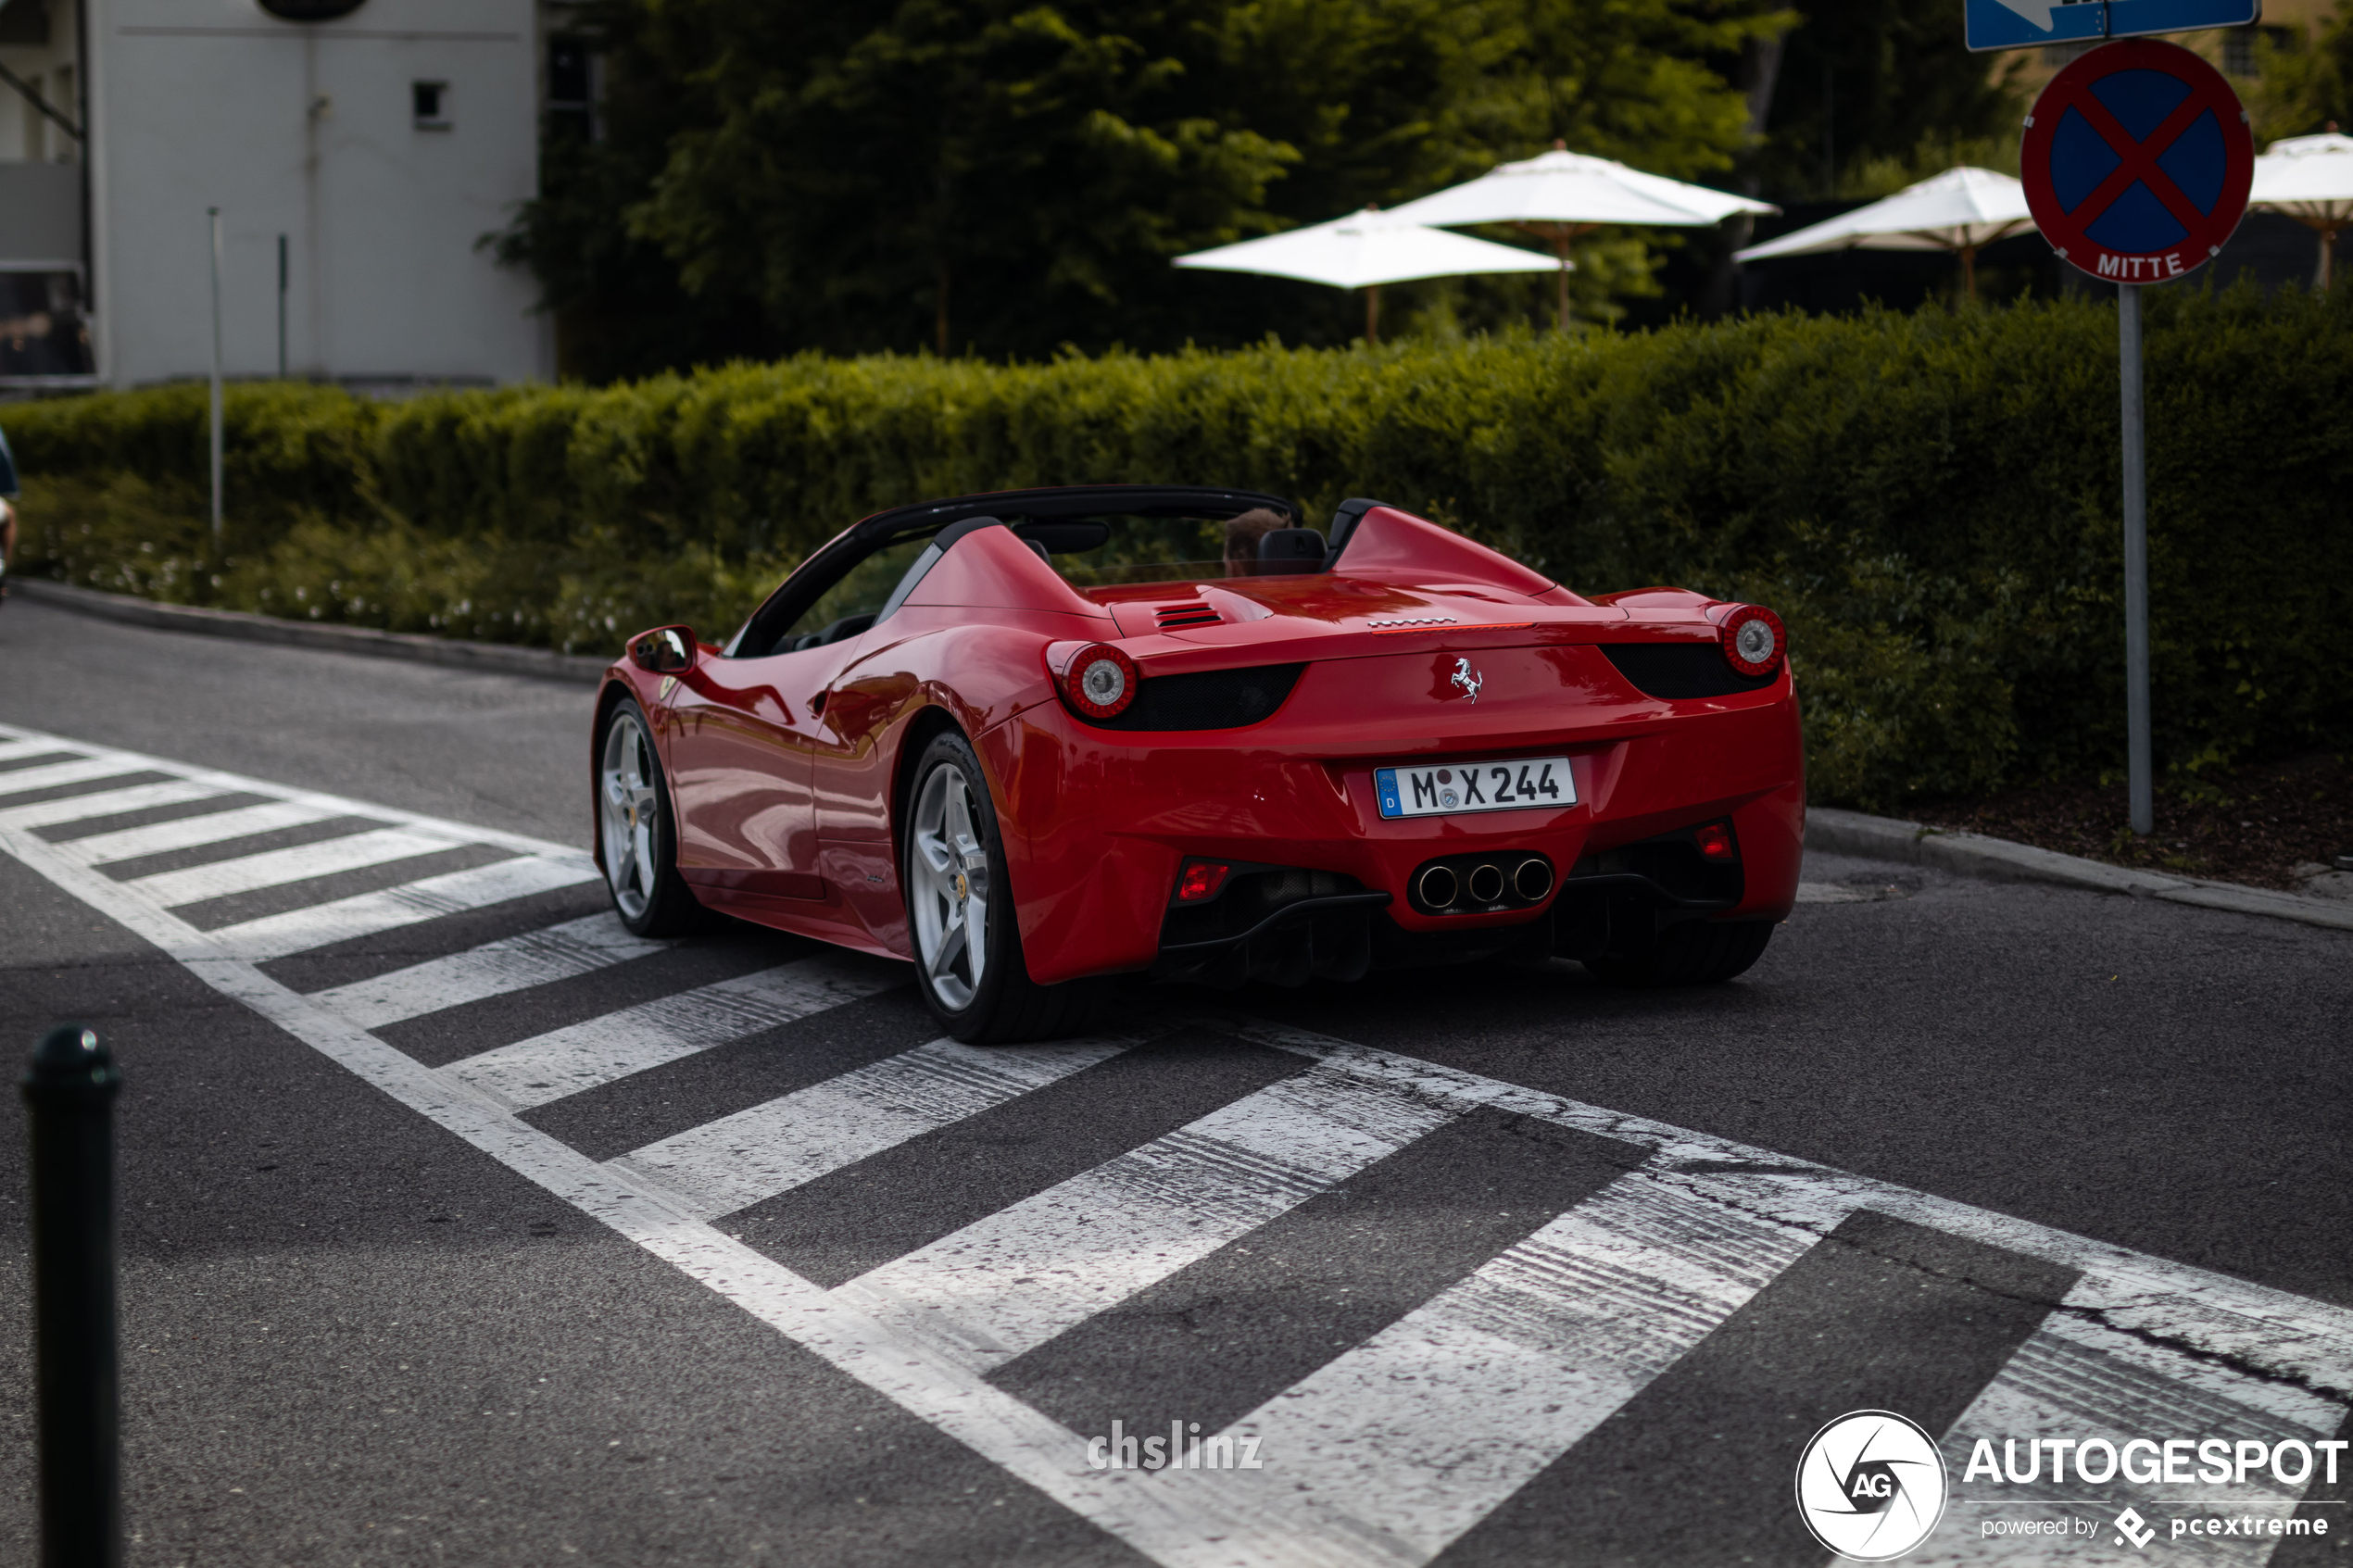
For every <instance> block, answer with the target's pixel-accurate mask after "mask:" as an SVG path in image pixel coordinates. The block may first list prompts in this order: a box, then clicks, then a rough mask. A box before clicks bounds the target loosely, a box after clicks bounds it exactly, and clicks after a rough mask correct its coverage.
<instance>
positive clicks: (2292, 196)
mask: <svg viewBox="0 0 2353 1568" xmlns="http://www.w3.org/2000/svg"><path fill="white" fill-rule="evenodd" d="M2246 201H2247V205H2248V206H2249V207H2269V208H2270V209H2271V211H2273V212H2284V213H2285V214H2286V215H2287V216H2288V217H2290V218H2293V219H2295V220H2296V221H2297V222H2298V223H2301V224H2303V225H2304V226H2305V227H2307V228H2309V229H2315V230H2318V231H2319V232H2320V236H2321V284H2320V286H2321V287H2322V288H2327V287H2328V286H2329V284H2330V282H2332V278H2331V273H2332V271H2333V270H2334V269H2333V266H2332V262H2333V260H2334V251H2335V249H2336V235H2337V231H2339V230H2340V229H2353V136H2340V135H2338V134H2337V133H2336V127H2335V125H2334V123H2333V122H2332V123H2331V125H2330V126H2329V128H2328V130H2327V131H2325V132H2322V133H2321V134H2320V135H2318V136H2289V137H2285V138H2284V139H2282V140H2280V141H2277V142H2274V143H2272V144H2271V150H2270V151H2268V152H2266V153H2265V154H2264V155H2263V156H2262V157H2259V158H2257V159H2256V160H2255V188H2254V189H2253V190H2252V191H2250V192H2248V193H2247V197H2246Z"/></svg>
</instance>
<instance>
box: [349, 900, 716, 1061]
mask: <svg viewBox="0 0 2353 1568" xmlns="http://www.w3.org/2000/svg"><path fill="white" fill-rule="evenodd" d="M499 863H500V865H502V866H510V865H513V864H515V862H514V861H511V860H505V861H501V862H499ZM459 874H460V875H463V874H465V873H463V872H460V873H459ZM589 874H590V875H592V876H593V875H594V874H595V869H594V868H593V867H591V868H589ZM401 891H403V892H406V891H408V889H405V888H404V889H402V890H401ZM304 912H305V913H308V912H309V911H308V910H306V911H304ZM671 947H673V944H672V943H669V942H658V941H654V940H652V939H650V938H648V937H644V936H632V935H630V934H629V928H628V927H627V926H625V925H623V924H622V923H621V922H620V920H619V919H618V918H617V917H616V916H614V915H613V914H612V913H611V912H610V910H608V911H605V912H603V913H599V914H593V915H585V916H583V917H582V918H581V919H579V920H568V921H565V922H563V923H562V924H560V925H549V926H542V927H541V928H539V929H538V930H536V931H526V932H524V933H522V935H518V936H502V937H500V938H499V939H498V940H497V941H496V942H485V943H484V944H483V945H482V946H481V947H469V948H468V949H467V950H466V951H464V952H462V953H452V954H450V955H449V956H448V957H447V958H442V959H432V960H427V961H426V962H424V963H420V964H411V965H409V967H408V968H407V969H396V970H394V971H393V972H391V973H390V974H379V975H377V976H376V977H375V978H373V979H372V980H355V981H353V982H352V983H351V984H350V985H338V986H336V987H335V988H334V989H333V990H332V991H316V992H313V993H312V994H311V998H310V999H311V1000H312V1001H315V1002H317V1003H318V1004H319V1005H320V1006H321V1007H323V1008H326V1009H328V1010H331V1011H333V1012H334V1013H336V1014H338V1015H339V1016H341V1017H342V1018H344V1019H346V1021H348V1022H352V1023H356V1024H358V1025H359V1027H360V1028H362V1029H376V1028H381V1027H382V1026H384V1024H387V1023H397V1022H400V1021H401V1020H403V1019H407V1018H422V1016H424V1015H425V1014H426V1013H429V1012H439V1011H441V1010H443V1009H444V1008H454V1007H459V1006H462V1005H463V1004H465V1003H467V1002H479V1001H482V1000H484V999H485V998H487V997H503V996H506V995H507V994H509V993H510V992H513V991H525V990H529V989H530V988H531V987H532V986H535V985H548V984H550V983H552V982H554V981H558V980H569V979H571V978H572V977H573V975H576V974H587V973H591V972H594V971H597V970H599V969H603V968H605V967H606V966H607V965H610V964H617V963H625V962H627V961H628V960H631V959H642V958H646V957H648V956H650V955H651V954H654V953H661V952H667V951H668V950H669V949H670V948H671Z"/></svg>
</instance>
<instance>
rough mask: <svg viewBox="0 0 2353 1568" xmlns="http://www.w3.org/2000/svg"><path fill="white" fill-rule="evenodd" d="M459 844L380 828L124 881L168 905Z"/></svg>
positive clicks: (356, 868)
mask: <svg viewBox="0 0 2353 1568" xmlns="http://www.w3.org/2000/svg"><path fill="white" fill-rule="evenodd" d="M464 844H465V840H463V839H456V840H452V839H449V838H445V837H443V836H441V835H440V834H422V833H412V832H409V831H408V830H406V829H402V828H379V829H376V830H375V831H373V832H370V833H355V834H349V835H347V836H346V837H343V838H329V839H322V840H321V841H320V842H319V843H317V844H305V845H301V846H298V847H296V848H292V849H268V850H264V851H262V852H261V853H260V854H258V855H244V856H240V857H238V858H237V859H233V860H215V861H213V862H212V863H211V864H209V865H203V866H190V867H188V868H187V869H185V870H184V871H176V872H156V873H155V874H154V875H153V876H143V877H135V878H133V879H132V880H131V881H129V882H127V883H125V884H123V885H124V886H126V887H129V888H131V889H132V890H133V891H134V892H136V893H138V894H139V895H140V896H141V897H145V898H149V899H152V900H153V901H154V902H156V903H157V904H160V905H162V906H163V907H164V908H166V909H170V908H173V907H175V906H177V905H181V904H194V903H197V902H199V901H201V900H203V899H206V898H220V897H227V896H228V895H230V894H232V893H252V892H256V891H258V890H259V889H261V888H264V887H279V886H283V885H284V884H287V883H289V882H304V881H307V880H308V879H309V878H311V877H314V876H331V875H333V873H335V872H351V871H359V870H362V869H364V868H366V867H369V866H381V865H385V864H388V863H389V862H391V861H394V860H407V859H414V858H416V857H417V856H420V855H437V854H439V853H440V852H441V851H443V850H445V849H457V848H460V847H463V846H464Z"/></svg>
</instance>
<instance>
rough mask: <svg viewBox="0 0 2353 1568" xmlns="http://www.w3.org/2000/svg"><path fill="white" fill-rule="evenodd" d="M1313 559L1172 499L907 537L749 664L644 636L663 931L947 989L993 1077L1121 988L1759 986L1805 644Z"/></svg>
mask: <svg viewBox="0 0 2353 1568" xmlns="http://www.w3.org/2000/svg"><path fill="white" fill-rule="evenodd" d="M1299 521H1300V513H1299V508H1297V507H1296V506H1295V505H1294V504H1293V503H1291V502H1290V501H1286V500H1284V499H1282V498H1280V497H1278V496H1274V495H1253V494H1251V493H1249V492H1246V491H1239V490H1211V489H1195V488H1179V487H1173V486H1149V485H1110V486H1090V487H1084V488H1064V489H1051V490H1024V491H1010V492H1005V493H1002V494H999V495H969V496H963V497H960V498H958V499H955V500H948V501H937V502H931V503H927V504H925V505H922V506H913V507H902V508H897V509H895V510H891V511H887V512H881V513H878V514H876V515H875V516H873V517H870V518H867V519H866V520H865V521H862V522H859V523H857V524H855V525H853V526H852V527H850V528H849V529H848V530H847V531H845V532H844V533H841V534H840V535H839V536H838V537H837V538H835V539H834V540H833V541H832V542H831V543H829V544H827V545H825V546H824V547H823V548H821V549H819V550H817V551H816V552H815V553H814V554H812V556H810V558H808V559H807V560H806V561H805V562H803V563H802V564H801V566H800V567H799V570H797V571H794V572H793V573H792V575H791V576H790V577H788V578H787V579H786V581H785V583H784V585H783V586H781V587H779V588H778V589H777V590H776V591H775V592H774V594H773V595H771V596H769V598H768V600H767V602H766V603H765V604H763V605H761V607H760V608H759V609H757V610H756V611H754V612H753V614H752V616H751V618H750V619H749V621H745V622H744V624H743V626H742V628H741V629H740V630H738V631H737V632H736V634H735V635H734V636H733V637H731V638H730V639H728V641H727V643H726V644H725V646H713V645H711V644H707V643H701V642H698V640H697V639H696V637H695V634H694V633H693V632H692V631H691V630H690V629H688V628H686V627H685V626H667V627H661V628H659V629H657V630H654V631H650V632H646V633H640V634H639V635H637V636H635V637H634V638H632V639H630V642H629V645H628V647H627V649H626V651H625V652H624V654H623V657H622V659H619V660H618V661H616V662H615V663H614V665H613V666H612V668H611V670H610V671H608V673H607V676H606V679H605V683H604V686H603V690H602V692H601V694H600V696H599V697H598V704H597V717H596V730H595V746H594V749H593V752H592V766H593V771H594V784H595V807H594V809H595V812H596V819H597V853H598V863H599V864H600V865H601V866H602V867H603V868H604V871H605V875H606V879H607V881H608V882H609V884H610V887H611V890H612V897H613V902H614V904H615V905H616V906H617V907H618V909H619V910H620V913H621V918H622V920H623V922H625V923H626V924H627V925H628V926H629V928H630V929H631V930H632V931H635V932H636V933H638V934H639V935H666V934H672V933H677V932H682V931H685V930H687V929H690V928H692V927H693V926H695V925H696V924H697V923H698V922H699V921H700V920H701V919H702V918H703V917H704V916H705V913H706V911H711V910H716V911H721V912H724V913H725V914H728V915H733V916H737V917H739V918H741V919H744V920H748V921H754V922H759V923H761V924H762V925H768V926H774V927H777V928H779V929H782V930H786V931H791V932H798V933H800V934H802V935H808V936H813V937H819V938H822V939H824V940H825V941H829V942H837V943H840V944H842V945H844V946H847V947H856V948H861V949H863V950H865V951H868V952H872V953H879V954H884V955H887V956H889V957H892V958H898V959H908V960H913V962H914V964H915V967H916V972H917V974H918V976H919V979H920V984H919V985H918V987H917V988H918V989H919V990H920V991H921V993H922V994H923V997H924V999H925V1002H926V1003H927V1004H928V1005H929V1006H930V1008H931V1009H932V1010H934V1011H935V1012H936V1013H937V1015H938V1017H939V1018H940V1020H941V1022H942V1024H943V1025H944V1027H945V1028H946V1029H947V1031H948V1032H949V1033H950V1034H951V1035H954V1036H956V1037H957V1038H959V1039H963V1040H972V1041H1013V1040H1023V1039H1038V1038H1044V1037H1050V1036H1052V1035H1059V1034H1067V1033H1070V1032H1073V1031H1076V1030H1077V1029H1079V1028H1081V1027H1083V1026H1084V1025H1085V1023H1086V1022H1087V1021H1088V1017H1089V1015H1090V1013H1091V1011H1092V1010H1093V1008H1094V1005H1095V999H1096V997H1098V996H1099V995H1100V994H1101V991H1102V989H1103V987H1104V985H1105V980H1104V979H1103V977H1107V976H1113V975H1123V974H1126V975H1143V976H1148V977H1152V978H1160V979H1172V980H1192V981H1199V982H1204V983H1207V984H1211V985H1240V984H1242V983H1244V982H1246V981H1250V980H1266V981H1273V982H1277V983H1278V984H1284V985H1299V984H1302V983H1303V982H1305V981H1306V980H1307V979H1309V978H1310V977H1311V976H1320V977H1325V978H1328V979H1335V980H1351V979H1355V978H1358V977H1361V976H1362V975H1364V974H1365V972H1367V971H1368V970H1369V969H1370V968H1371V967H1372V966H1373V965H1375V964H1381V965H1385V966H1398V965H1405V964H1423V963H1456V962H1463V961H1467V960H1478V959H1482V958H1495V957H1507V956H1508V957H1529V958H1541V957H1544V956H1549V955H1554V954H1559V955H1565V956H1567V957H1570V958H1574V959H1576V960H1579V961H1581V962H1582V963H1583V964H1584V965H1585V967H1586V968H1587V969H1588V970H1590V971H1591V972H1593V973H1594V974H1595V975H1597V976H1599V977H1600V978H1602V979H1603V980H1605V981H1609V982H1614V983H1618V984H1628V985H1661V984H1690V983H1695V982H1705V981H1717V980H1725V979H1729V978H1730V977H1731V976H1733V975H1736V974H1738V973H1740V972H1742V971H1743V970H1745V969H1746V968H1748V966H1749V965H1750V964H1752V963H1754V962H1755V960H1756V958H1757V955H1758V954H1760V953H1761V952H1763V951H1764V948H1765V944H1766V941H1767V939H1768V937H1769V936H1770V935H1771V934H1772V929H1773V926H1774V924H1775V923H1776V922H1779V921H1780V920H1781V919H1783V918H1784V917H1785V916H1786V915H1787V914H1788V912H1789V909H1790V905H1791V902H1792V900H1793V897H1794V896H1795V893H1796V887H1797V872H1798V856H1799V846H1800V840H1801V837H1802V834H1803V832H1804V812H1805V763H1804V757H1803V753H1802V750H1801V748H1800V745H1799V740H1798V723H1797V701H1796V697H1795V696H1794V695H1793V692H1792V690H1791V685H1790V675H1789V668H1788V660H1787V645H1786V638H1785V635H1784V633H1783V631H1782V627H1781V623H1780V620H1779V618H1777V617H1776V616H1775V615H1774V614H1773V612H1772V611H1771V610H1768V609H1764V608H1757V607H1755V606H1751V605H1741V604H1725V603H1719V602H1718V601H1715V600H1712V599H1709V598H1707V597H1706V596H1704V595H1701V594H1695V593H1691V592H1687V591H1685V590H1682V589H1679V588H1645V589H1641V590H1638V591H1634V592H1629V593H1620V594H1606V595H1603V596H1599V597H1595V598H1580V597H1579V596H1577V595H1575V594H1573V593H1570V592H1569V591H1568V590H1567V589H1566V588H1564V587H1561V586H1560V585H1558V584H1557V583H1552V582H1550V581H1548V580H1547V579H1545V578H1543V577H1542V576H1540V575H1539V574H1538V573H1536V572H1534V571H1529V569H1528V568H1526V567H1523V566H1520V565H1517V564H1516V563H1515V562H1513V561H1511V560H1509V559H1507V558H1504V557H1503V556H1501V555H1498V554H1497V553H1495V552H1494V551H1492V550H1490V549H1487V548H1486V547H1484V546H1480V545H1478V544H1475V543H1473V542H1472V541H1470V540H1468V539H1466V538H1464V537H1462V536H1461V535H1459V534H1456V533H1450V532H1448V531H1447V530H1445V529H1443V528H1441V527H1439V526H1438V525H1436V524H1435V523H1431V522H1428V521H1424V520H1422V519H1420V518H1417V517H1414V516H1412V515H1411V514H1409V513H1407V512H1404V511H1403V510H1401V509H1399V508H1395V507H1391V506H1388V505H1386V504H1384V503H1381V502H1378V501H1370V500H1352V501H1346V502H1343V503H1341V505H1340V507H1339V508H1338V509H1337V510H1336V511H1335V512H1334V513H1333V514H1332V517H1331V519H1330V537H1329V539H1328V541H1327V539H1326V537H1325V535H1324V534H1322V533H1317V532H1315V531H1314V530H1312V529H1307V528H1302V527H1300V526H1297V525H1298V523H1299Z"/></svg>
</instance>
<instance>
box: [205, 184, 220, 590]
mask: <svg viewBox="0 0 2353 1568" xmlns="http://www.w3.org/2000/svg"><path fill="white" fill-rule="evenodd" d="M205 213H206V216H208V218H210V219H211V220H212V565H213V569H214V570H215V571H219V570H220V208H219V207H206V208H205Z"/></svg>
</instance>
